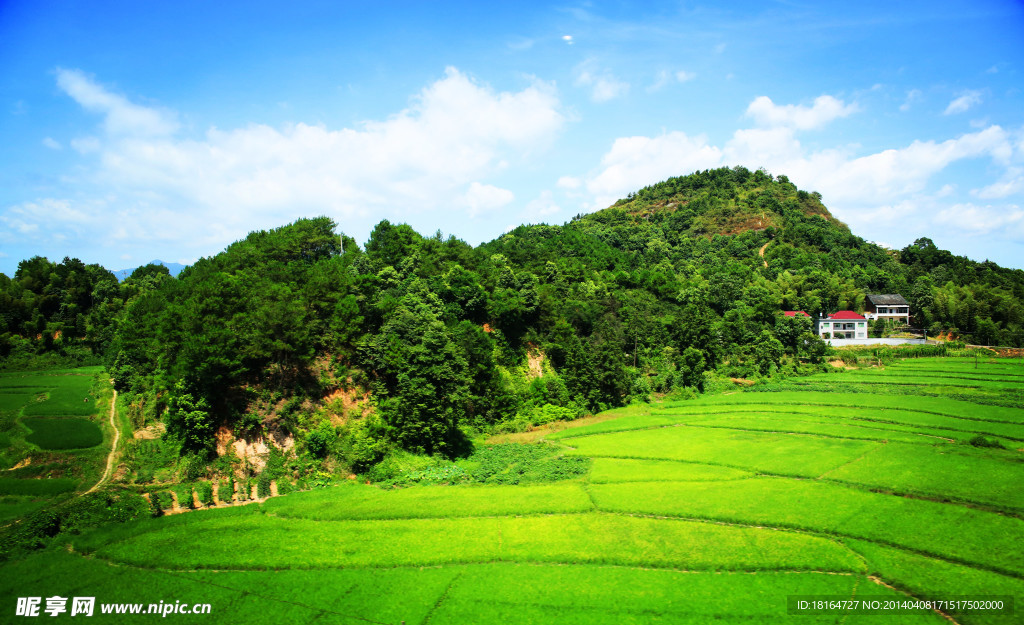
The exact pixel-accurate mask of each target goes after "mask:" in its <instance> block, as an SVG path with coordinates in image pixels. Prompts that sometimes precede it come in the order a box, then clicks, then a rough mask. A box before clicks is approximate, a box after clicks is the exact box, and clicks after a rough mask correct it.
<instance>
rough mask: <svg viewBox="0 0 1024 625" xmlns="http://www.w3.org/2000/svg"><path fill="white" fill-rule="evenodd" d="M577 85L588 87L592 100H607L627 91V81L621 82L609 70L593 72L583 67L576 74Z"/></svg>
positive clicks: (622, 94)
mask: <svg viewBox="0 0 1024 625" xmlns="http://www.w3.org/2000/svg"><path fill="white" fill-rule="evenodd" d="M575 84H576V86H577V87H590V88H591V92H590V99H591V100H593V101H594V102H607V101H608V100H614V99H615V98H618V97H621V96H624V95H626V94H627V93H629V83H627V82H623V81H621V80H619V79H617V78H615V77H614V76H612V75H611V73H609V72H600V73H594V72H593V71H591V70H588V69H583V70H581V71H580V72H579V74H578V75H577V76H576V83H575Z"/></svg>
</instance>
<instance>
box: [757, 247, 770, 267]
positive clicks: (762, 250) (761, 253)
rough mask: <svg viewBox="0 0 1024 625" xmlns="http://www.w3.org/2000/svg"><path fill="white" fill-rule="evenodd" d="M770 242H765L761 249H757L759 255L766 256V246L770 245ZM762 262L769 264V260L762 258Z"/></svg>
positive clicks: (765, 264)
mask: <svg viewBox="0 0 1024 625" xmlns="http://www.w3.org/2000/svg"><path fill="white" fill-rule="evenodd" d="M768 243H771V241H768ZM768 243H765V244H764V245H762V246H761V249H759V250H757V255H758V256H760V257H761V258H764V250H765V248H767V247H768ZM761 262H762V263H764V266H765V267H767V266H768V261H766V260H762V261H761Z"/></svg>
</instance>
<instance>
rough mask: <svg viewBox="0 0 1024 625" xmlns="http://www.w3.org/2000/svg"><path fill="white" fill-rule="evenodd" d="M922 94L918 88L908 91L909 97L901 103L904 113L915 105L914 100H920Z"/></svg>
mask: <svg viewBox="0 0 1024 625" xmlns="http://www.w3.org/2000/svg"><path fill="white" fill-rule="evenodd" d="M921 95H922V94H921V91H920V90H918V89H911V90H910V91H908V92H907V99H906V100H904V101H903V104H901V105H900V110H901V111H903V112H904V113H906V112H907V111H909V110H910V107H911V106H913V104H914V102H917V101H918V100H920V99H921Z"/></svg>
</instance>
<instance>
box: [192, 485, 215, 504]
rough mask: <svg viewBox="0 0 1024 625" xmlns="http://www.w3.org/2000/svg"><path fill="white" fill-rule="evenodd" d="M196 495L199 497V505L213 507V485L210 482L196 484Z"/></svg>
mask: <svg viewBox="0 0 1024 625" xmlns="http://www.w3.org/2000/svg"><path fill="white" fill-rule="evenodd" d="M196 494H198V495H199V503H201V504H203V505H204V506H212V505H213V485H212V484H210V483H209V482H199V483H198V484H196Z"/></svg>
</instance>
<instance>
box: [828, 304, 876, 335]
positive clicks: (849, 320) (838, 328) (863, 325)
mask: <svg viewBox="0 0 1024 625" xmlns="http://www.w3.org/2000/svg"><path fill="white" fill-rule="evenodd" d="M817 333H818V336H820V337H821V338H823V339H866V338H868V320H867V319H866V318H865V317H864V316H863V315H858V314H857V313H855V312H853V311H852V310H840V311H839V312H836V313H832V314H831V315H829V316H828V317H825V318H824V319H818V328H817Z"/></svg>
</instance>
